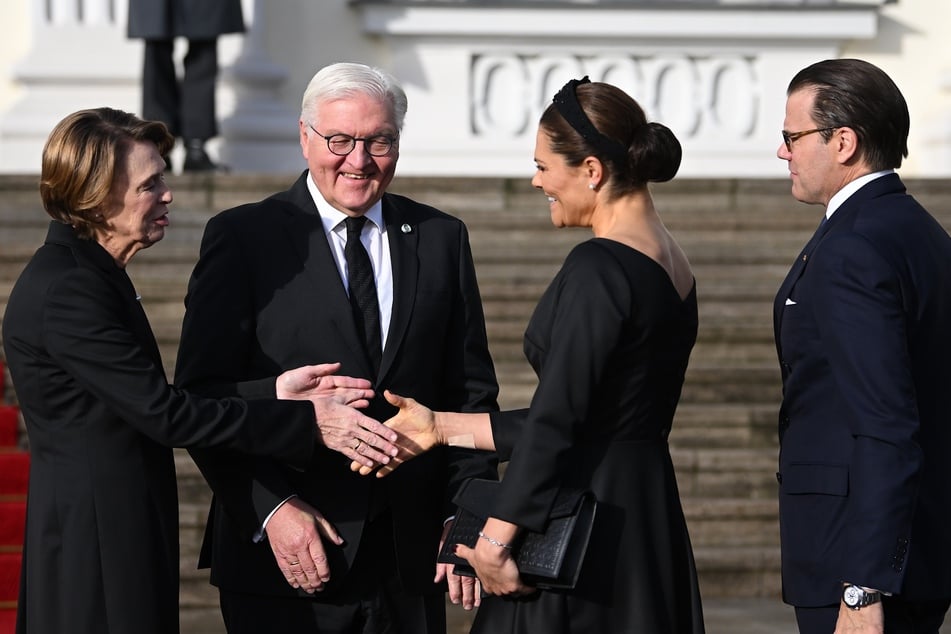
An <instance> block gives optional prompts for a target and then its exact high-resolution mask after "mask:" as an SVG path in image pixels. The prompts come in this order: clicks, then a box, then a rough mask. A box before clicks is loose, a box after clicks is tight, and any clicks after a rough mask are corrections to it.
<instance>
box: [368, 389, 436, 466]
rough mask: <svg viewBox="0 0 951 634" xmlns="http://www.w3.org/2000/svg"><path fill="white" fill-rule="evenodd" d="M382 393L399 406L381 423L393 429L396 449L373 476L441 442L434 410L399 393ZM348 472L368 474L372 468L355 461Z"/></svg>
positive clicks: (387, 391) (391, 402)
mask: <svg viewBox="0 0 951 634" xmlns="http://www.w3.org/2000/svg"><path fill="white" fill-rule="evenodd" d="M383 396H384V397H385V398H386V400H387V401H389V402H390V404H391V405H394V406H396V407H398V408H399V410H400V411H399V412H397V413H396V415H395V416H393V417H392V418H390V419H389V420H387V421H386V422H385V423H384V424H385V425H386V426H387V427H389V428H390V429H392V430H393V431H395V432H396V434H397V438H396V440H395V441H394V442H393V444H395V445H396V446H397V448H398V449H399V451H398V453H397V454H396V456H394V457H393V458H392V459H391V460H390V461H389V462H388V463H387V464H385V465H382V466H380V467H379V468H378V469H376V477H378V478H382V477H384V476H386V475H388V474H390V473H392V472H393V470H394V469H396V468H397V467H398V466H400V465H401V464H403V463H404V462H406V461H408V460H412V459H413V458H415V457H416V456H419V455H421V454H423V453H425V452H427V451H429V450H430V449H432V448H433V447H435V446H436V445H441V444H443V439H442V438H441V437H440V435H439V432H438V430H437V428H436V413H435V412H433V411H432V410H431V409H429V408H428V407H426V406H425V405H422V404H420V403H419V402H417V401H415V400H414V399H411V398H406V397H403V396H399V395H397V394H394V393H392V392H390V391H389V390H386V391H385V392H384V393H383ZM350 469H351V470H352V471H359V472H360V475H368V474H370V473H372V472H373V471H374V469H373V468H371V467H367V466H366V465H363V464H361V463H359V462H356V461H354V462H352V463H351V464H350Z"/></svg>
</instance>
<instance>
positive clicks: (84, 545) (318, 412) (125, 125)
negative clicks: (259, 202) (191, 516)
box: [3, 108, 396, 634]
mask: <svg viewBox="0 0 951 634" xmlns="http://www.w3.org/2000/svg"><path fill="white" fill-rule="evenodd" d="M172 142H173V139H172V137H171V136H170V135H169V134H168V131H167V130H166V129H165V126H164V125H162V124H161V123H158V122H151V121H142V120H140V119H138V118H136V117H135V116H133V115H131V114H128V113H125V112H121V111H118V110H112V109H109V108H99V109H95V110H84V111H80V112H76V113H74V114H71V115H69V116H67V117H66V118H65V119H64V120H63V121H61V122H60V123H59V124H58V125H57V126H56V128H55V129H54V130H53V132H52V134H51V135H50V137H49V139H48V140H47V143H46V146H45V148H44V150H43V168H42V175H41V183H40V194H41V197H42V199H43V206H44V208H45V209H46V211H47V213H48V214H49V215H50V216H51V217H52V218H53V221H52V222H50V227H49V233H48V235H47V238H46V242H45V244H44V245H43V246H41V247H40V248H39V250H38V251H37V252H36V254H35V255H34V256H33V258H32V259H31V260H30V262H29V263H28V264H27V266H26V268H25V269H24V271H23V273H22V274H21V276H20V278H19V279H18V280H17V282H16V284H15V286H14V288H13V290H12V292H11V294H10V298H9V301H8V303H7V309H6V314H5V315H4V320H3V345H4V352H5V354H6V359H7V363H8V365H9V368H10V374H11V376H12V378H13V383H14V387H15V388H16V391H17V396H18V400H19V404H20V407H21V409H22V412H23V417H24V419H25V421H26V428H27V433H28V434H29V438H30V450H31V455H32V458H31V467H30V484H29V493H28V499H27V520H26V539H25V545H24V550H23V573H22V579H21V584H20V599H19V602H18V604H17V610H18V613H17V632H18V634H90V633H92V632H95V633H96V634H126V633H128V632H136V633H137V634H175V633H176V632H178V630H179V624H178V570H179V554H178V500H177V497H176V483H175V462H174V459H173V454H172V450H171V447H210V446H218V447H227V448H230V449H233V450H236V451H243V452H247V453H253V454H258V455H267V456H274V457H276V458H278V459H280V460H283V461H284V462H287V463H289V464H292V465H306V464H307V463H308V461H309V460H310V459H311V455H312V453H313V450H314V446H315V443H316V442H321V443H323V444H325V445H327V446H328V447H330V448H332V449H335V450H338V451H340V452H341V453H343V454H344V455H347V456H348V457H350V458H351V459H358V460H359V459H360V455H361V454H358V453H357V452H355V451H354V450H353V449H351V447H353V446H354V445H358V444H359V445H361V453H362V454H364V455H366V456H367V458H366V459H364V461H365V462H366V464H373V462H372V461H371V460H370V459H369V458H370V457H371V456H374V455H375V456H378V457H380V458H383V459H384V460H385V459H386V454H388V453H392V454H395V452H396V448H395V447H393V446H392V445H391V444H390V443H389V442H388V441H387V440H385V439H384V438H383V437H381V436H378V435H377V433H379V434H382V435H383V436H385V437H387V438H395V434H394V433H393V432H391V431H390V430H388V429H386V428H385V427H383V426H382V425H380V424H379V423H377V422H376V421H374V420H372V419H370V418H367V417H366V416H364V415H363V414H361V413H360V412H358V411H357V410H355V409H352V407H350V406H348V403H349V404H350V405H353V406H366V405H367V404H368V400H367V399H368V398H370V397H372V395H373V393H372V391H371V390H370V389H369V387H370V384H369V382H367V381H365V380H362V379H352V378H349V377H340V376H331V375H330V373H331V372H332V371H334V370H336V369H337V367H338V366H337V365H335V364H328V365H323V366H305V367H302V368H298V369H296V370H288V371H287V372H284V373H283V374H282V375H281V376H280V377H278V379H277V381H276V384H275V386H274V396H275V397H276V398H274V399H260V400H256V401H244V400H240V399H237V398H223V399H206V398H198V397H194V396H192V395H190V394H188V393H187V392H184V391H183V390H179V389H177V388H175V387H174V386H171V385H169V384H168V381H167V380H166V378H165V374H164V372H163V370H162V360H161V358H160V356H159V350H158V346H157V345H156V342H155V338H154V337H153V335H152V330H151V328H150V327H149V322H148V320H147V318H146V315H145V312H144V310H143V309H142V306H141V304H140V302H139V297H138V295H137V293H136V290H135V288H134V286H133V284H132V281H131V280H130V279H129V276H128V275H127V274H126V265H127V264H128V262H129V260H130V259H131V258H132V257H133V255H135V254H136V253H137V252H138V251H140V250H142V249H145V248H147V247H149V246H151V245H153V244H155V243H156V242H158V241H159V240H161V239H162V238H163V237H164V235H165V230H166V228H167V227H168V225H169V214H168V204H169V203H171V201H172V194H171V192H170V190H169V188H168V185H166V184H165V179H164V175H163V172H164V168H165V166H164V163H163V161H162V153H163V152H165V151H167V149H168V147H169V146H170V145H171V144H172ZM278 399H295V400H278ZM300 399H308V400H309V401H310V402H308V400H303V401H301V400H300ZM315 418H316V419H317V425H316V426H315ZM356 439H359V440H360V441H362V442H361V443H357V442H355V440H356ZM370 445H372V446H370ZM371 450H372V451H371ZM323 528H324V529H325V530H326V531H328V538H330V539H335V540H339V539H340V538H339V536H338V535H337V534H336V532H335V531H334V530H333V528H332V527H331V526H330V525H329V524H326V525H325V526H324V527H323ZM301 572H302V573H306V574H300V575H298V576H297V577H296V578H295V579H294V580H291V581H293V582H294V583H297V584H298V587H301V588H302V589H304V590H309V591H313V589H314V588H316V587H317V586H318V585H319V583H320V582H321V580H320V579H319V575H318V572H317V571H314V570H310V571H301ZM324 574H326V572H325V571H324Z"/></svg>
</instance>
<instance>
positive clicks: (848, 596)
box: [842, 586, 862, 608]
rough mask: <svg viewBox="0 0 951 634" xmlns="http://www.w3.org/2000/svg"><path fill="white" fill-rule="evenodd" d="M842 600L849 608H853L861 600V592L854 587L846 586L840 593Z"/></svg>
mask: <svg viewBox="0 0 951 634" xmlns="http://www.w3.org/2000/svg"><path fill="white" fill-rule="evenodd" d="M842 600H843V601H845V604H846V605H847V606H849V607H850V608H851V607H855V606H857V605H858V604H859V601H861V600H862V591H861V590H860V589H859V588H856V587H855V586H847V587H846V588H845V591H844V592H842Z"/></svg>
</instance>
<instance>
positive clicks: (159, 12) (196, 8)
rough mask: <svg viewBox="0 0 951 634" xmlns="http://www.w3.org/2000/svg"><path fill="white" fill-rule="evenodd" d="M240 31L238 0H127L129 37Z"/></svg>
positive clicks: (192, 37) (192, 36) (208, 35)
mask: <svg viewBox="0 0 951 634" xmlns="http://www.w3.org/2000/svg"><path fill="white" fill-rule="evenodd" d="M243 31H244V19H243V16H242V14H241V0H129V37H131V38H142V39H146V40H169V39H172V38H174V37H185V38H188V39H190V40H210V39H214V38H216V37H218V36H219V35H224V34H226V33H241V32H243Z"/></svg>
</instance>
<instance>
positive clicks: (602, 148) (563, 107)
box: [551, 75, 627, 164]
mask: <svg viewBox="0 0 951 634" xmlns="http://www.w3.org/2000/svg"><path fill="white" fill-rule="evenodd" d="M590 83H591V80H590V79H588V76H587V75H585V76H584V77H583V78H581V79H572V80H571V81H569V82H568V83H567V84H565V85H564V86H563V87H562V89H561V90H559V91H558V93H557V94H556V95H555V96H554V98H553V99H552V100H551V102H552V103H553V104H554V105H555V109H557V110H558V113H559V114H561V116H562V117H564V118H565V121H567V122H568V125H570V126H571V127H572V128H574V130H575V132H577V133H578V134H580V135H581V138H583V139H584V140H585V141H587V142H588V144H589V145H591V147H593V148H594V149H595V150H596V151H597V152H599V153H601V154H604V155H605V156H607V157H608V158H611V159H613V160H614V161H616V162H618V163H620V164H624V163H626V162H627V148H625V147H624V146H622V145H621V144H620V143H618V142H617V141H615V140H614V139H612V138H610V137H606V136H604V135H603V134H601V133H600V132H598V129H597V128H596V127H594V124H593V123H591V119H589V118H588V115H586V114H585V113H584V110H583V109H582V108H581V104H580V103H578V95H577V94H575V89H576V88H577V87H578V86H580V85H581V84H590Z"/></svg>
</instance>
